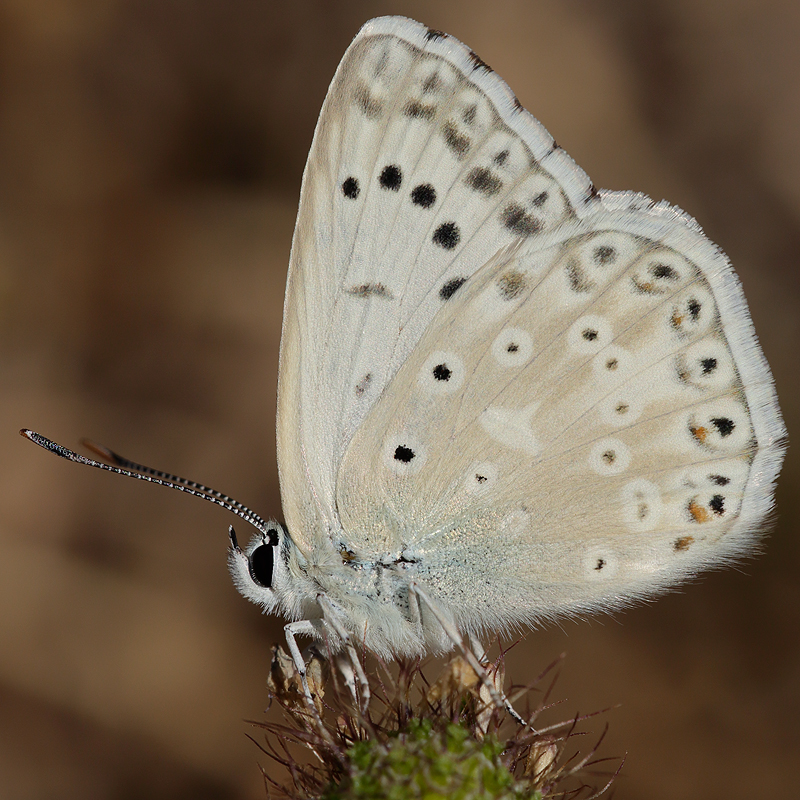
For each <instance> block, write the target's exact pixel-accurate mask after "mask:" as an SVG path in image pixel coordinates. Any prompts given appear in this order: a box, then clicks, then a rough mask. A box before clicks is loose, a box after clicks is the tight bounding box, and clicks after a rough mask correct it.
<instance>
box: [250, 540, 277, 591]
mask: <svg viewBox="0 0 800 800" xmlns="http://www.w3.org/2000/svg"><path fill="white" fill-rule="evenodd" d="M247 565H248V568H249V569H250V577H251V578H252V579H253V582H254V583H256V584H258V585H259V586H261V587H262V588H263V589H271V588H272V575H273V572H274V571H275V547H274V545H273V544H271V543H270V544H260V545H259V546H258V547H256V549H255V550H253V552H252V553H251V554H250V558H249V559H248V561H247Z"/></svg>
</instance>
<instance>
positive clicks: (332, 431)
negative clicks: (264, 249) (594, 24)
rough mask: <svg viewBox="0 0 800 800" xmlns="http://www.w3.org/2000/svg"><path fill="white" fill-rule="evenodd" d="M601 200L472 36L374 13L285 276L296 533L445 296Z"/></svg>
mask: <svg viewBox="0 0 800 800" xmlns="http://www.w3.org/2000/svg"><path fill="white" fill-rule="evenodd" d="M593 200H594V189H593V187H592V186H591V184H590V182H589V180H588V178H586V176H585V174H584V173H583V172H582V171H581V170H580V169H578V168H577V167H576V166H575V165H574V163H573V162H572V161H571V159H570V158H569V157H568V156H567V155H566V154H565V153H564V152H563V150H561V149H560V148H558V147H557V146H556V145H555V142H553V139H552V137H551V136H550V135H549V134H548V133H547V131H546V130H544V128H543V127H542V126H541V125H540V124H539V123H538V122H536V120H534V119H533V117H531V116H530V114H528V113H527V112H526V111H524V109H522V108H521V107H520V106H519V104H518V103H517V102H516V98H515V97H514V95H513V94H512V93H511V92H510V90H509V89H508V87H507V86H506V85H505V84H504V83H503V82H502V80H500V78H498V77H497V76H496V75H495V74H494V73H493V72H492V71H491V70H490V69H489V68H488V67H486V65H484V64H483V63H482V62H481V61H480V60H479V59H478V58H477V57H476V56H474V54H472V53H471V52H470V51H469V50H468V49H467V48H465V47H464V46H463V45H461V44H460V43H459V42H457V41H456V40H455V39H453V38H451V37H448V36H445V35H444V34H440V33H437V32H434V31H429V30H428V29H426V28H425V27H424V26H422V25H419V24H418V23H415V22H412V21H410V20H405V19H402V18H384V19H378V20H373V21H372V22H370V23H368V24H367V25H365V26H364V28H363V29H362V30H361V32H360V33H359V35H358V36H357V37H356V39H355V40H354V42H353V43H352V45H351V46H350V48H349V49H348V51H347V52H346V54H345V56H344V57H343V59H342V62H341V64H340V66H339V68H338V70H337V72H336V75H335V77H334V79H333V82H332V84H331V87H330V89H329V91H328V95H327V97H326V100H325V103H324V105H323V109H322V112H321V114H320V119H319V122H318V125H317V130H316V133H315V136H314V141H313V144H312V147H311V152H310V154H309V159H308V164H307V166H306V171H305V174H304V178H303V187H302V191H301V199H300V209H299V213H298V220H297V226H296V229H295V236H294V241H293V246H292V257H291V264H290V270H289V277H288V283H287V295H286V305H285V309H284V328H283V335H282V350H281V352H282V357H281V370H280V384H279V401H278V402H279V408H278V416H279V422H278V442H279V447H278V456H279V467H280V471H281V484H282V486H283V487H284V495H283V506H284V513H285V515H286V519H287V522H288V523H289V526H290V528H291V529H292V531H293V536H294V537H295V538H296V540H297V543H298V545H299V546H301V548H302V547H304V548H305V549H306V550H310V549H312V548H313V547H314V542H313V541H312V540H313V538H314V536H316V535H319V536H323V537H328V536H329V535H330V532H331V529H332V528H333V529H335V528H336V525H337V522H336V520H337V514H336V509H335V502H336V501H335V482H336V474H337V471H338V469H339V464H340V463H341V458H342V455H343V453H344V449H345V447H346V446H347V444H348V442H349V440H350V438H351V437H352V435H353V433H354V432H355V430H356V429H357V428H358V426H359V425H360V423H361V421H362V420H363V419H364V417H365V416H366V414H367V412H368V411H369V409H370V408H371V407H372V406H373V405H374V403H375V402H376V400H377V398H378V397H379V396H380V394H381V392H382V391H383V390H384V388H385V387H386V385H387V383H388V382H389V380H390V379H391V377H392V376H393V375H394V374H395V373H396V372H397V369H398V368H399V366H400V364H402V362H403V361H404V360H405V358H406V357H407V355H408V354H409V353H410V352H411V350H412V349H413V347H414V346H415V344H416V342H417V341H418V340H419V338H420V336H421V334H422V332H423V331H424V330H425V328H426V326H427V325H428V323H429V322H430V320H431V319H432V318H433V316H434V315H435V314H436V312H437V311H438V310H439V308H440V307H441V306H442V305H443V303H444V302H445V300H446V299H447V298H448V297H449V296H450V295H452V294H453V293H455V292H456V291H457V290H458V288H459V287H460V285H461V284H462V283H463V281H464V280H465V279H466V278H468V277H469V276H470V275H471V274H472V273H473V272H475V270H476V269H478V268H479V267H480V266H482V265H483V264H484V263H486V261H487V260H488V259H489V258H491V257H492V256H493V255H494V254H495V253H496V252H497V250H498V249H499V248H501V247H503V246H504V245H507V244H509V243H511V242H513V241H514V240H516V239H518V238H520V237H522V238H524V237H528V236H532V235H538V234H539V233H541V232H543V231H547V230H550V229H554V228H556V227H558V226H559V225H560V224H562V223H563V222H564V221H565V220H568V219H571V218H573V217H574V216H575V211H574V209H575V207H576V206H579V205H583V204H586V203H591V202H592V201H593ZM317 544H318V542H317Z"/></svg>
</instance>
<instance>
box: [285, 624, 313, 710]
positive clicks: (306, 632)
mask: <svg viewBox="0 0 800 800" xmlns="http://www.w3.org/2000/svg"><path fill="white" fill-rule="evenodd" d="M283 633H284V635H285V636H286V644H287V646H288V648H289V654H290V655H291V657H292V661H294V668H295V669H296V670H297V674H298V675H299V676H300V683H301V685H302V687H303V695H304V697H305V700H306V704H307V705H308V707H309V709H311V710H313V712H314V713H315V715H316V711H317V707H316V706H315V705H314V697H313V695H312V694H311V689H309V688H308V678H307V677H306V662H305V660H304V659H303V654H302V653H301V652H300V648H299V647H298V646H297V640H296V639H295V636H299V635H302V636H313V637H314V638H318V637H319V632H318V630H317V629H316V627H315V626H314V623H313V622H312V621H311V620H308V619H303V620H299V621H298V622H290V623H289V624H288V625H284V626H283Z"/></svg>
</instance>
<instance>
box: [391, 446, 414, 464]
mask: <svg viewBox="0 0 800 800" xmlns="http://www.w3.org/2000/svg"><path fill="white" fill-rule="evenodd" d="M415 456H416V453H415V452H414V451H413V450H412V449H411V448H410V447H406V446H405V445H404V444H399V445H398V446H397V447H396V448H395V451H394V460H395V461H400V462H401V463H403V464H409V463H411V461H412V459H414V457H415Z"/></svg>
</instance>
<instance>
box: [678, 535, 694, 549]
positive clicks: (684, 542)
mask: <svg viewBox="0 0 800 800" xmlns="http://www.w3.org/2000/svg"><path fill="white" fill-rule="evenodd" d="M693 541H694V536H681V538H680V539H676V540H675V545H674V547H675V549H676V550H679V551H680V550H688V549H689V545H690V544H691V543H692V542H693Z"/></svg>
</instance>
